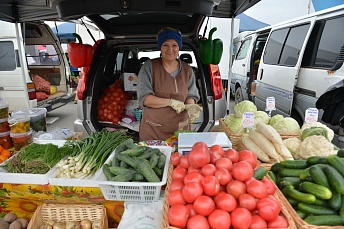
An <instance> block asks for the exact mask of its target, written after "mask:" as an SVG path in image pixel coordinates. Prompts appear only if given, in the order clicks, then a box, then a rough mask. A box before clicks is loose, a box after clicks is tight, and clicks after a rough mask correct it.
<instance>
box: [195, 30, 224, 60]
mask: <svg viewBox="0 0 344 229" xmlns="http://www.w3.org/2000/svg"><path fill="white" fill-rule="evenodd" d="M216 30H217V28H216V27H214V28H212V29H211V30H210V32H209V36H208V39H204V40H200V41H199V47H198V48H199V53H200V56H201V61H202V63H203V64H219V63H220V60H221V56H222V52H223V43H222V40H221V39H219V38H217V39H214V40H212V36H213V33H214V32H215V31H216Z"/></svg>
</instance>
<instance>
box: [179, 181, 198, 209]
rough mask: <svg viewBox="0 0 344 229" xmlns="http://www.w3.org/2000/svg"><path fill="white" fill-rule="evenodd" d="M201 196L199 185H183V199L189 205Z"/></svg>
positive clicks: (194, 183)
mask: <svg viewBox="0 0 344 229" xmlns="http://www.w3.org/2000/svg"><path fill="white" fill-rule="evenodd" d="M202 194H203V188H202V186H201V185H200V183H196V182H189V183H187V184H185V185H184V187H183V189H182V195H183V199H184V200H185V201H186V202H187V203H189V204H191V203H193V202H194V201H195V200H196V198H197V197H199V196H201V195H202Z"/></svg>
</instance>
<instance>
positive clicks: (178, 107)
mask: <svg viewBox="0 0 344 229" xmlns="http://www.w3.org/2000/svg"><path fill="white" fill-rule="evenodd" d="M168 105H169V106H170V107H172V108H173V109H174V110H175V111H176V112H177V114H179V113H180V112H182V111H184V110H185V104H184V103H183V102H182V101H179V100H175V99H170V103H169V104H168Z"/></svg>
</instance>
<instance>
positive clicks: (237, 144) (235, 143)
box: [219, 118, 244, 151]
mask: <svg viewBox="0 0 344 229" xmlns="http://www.w3.org/2000/svg"><path fill="white" fill-rule="evenodd" d="M219 131H220V132H225V133H226V135H227V137H228V138H229V140H231V143H232V148H233V149H235V150H237V151H240V150H243V149H244V148H243V147H244V145H243V144H242V142H241V136H242V134H236V133H232V132H231V131H230V130H229V129H228V127H227V126H226V124H225V121H224V119H223V118H220V120H219Z"/></svg>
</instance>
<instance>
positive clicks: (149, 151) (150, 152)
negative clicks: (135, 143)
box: [137, 147, 160, 159]
mask: <svg viewBox="0 0 344 229" xmlns="http://www.w3.org/2000/svg"><path fill="white" fill-rule="evenodd" d="M159 152H160V150H159V149H157V148H150V147H148V148H147V150H146V151H145V152H144V153H143V154H142V155H140V156H138V157H137V158H139V159H149V158H150V157H151V156H153V155H154V154H157V153H159Z"/></svg>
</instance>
